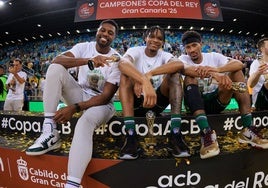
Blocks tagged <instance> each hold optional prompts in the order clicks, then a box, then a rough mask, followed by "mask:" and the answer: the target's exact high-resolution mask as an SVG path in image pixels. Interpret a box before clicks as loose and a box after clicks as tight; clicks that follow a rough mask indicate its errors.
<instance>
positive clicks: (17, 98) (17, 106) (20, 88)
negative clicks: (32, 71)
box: [4, 58, 27, 111]
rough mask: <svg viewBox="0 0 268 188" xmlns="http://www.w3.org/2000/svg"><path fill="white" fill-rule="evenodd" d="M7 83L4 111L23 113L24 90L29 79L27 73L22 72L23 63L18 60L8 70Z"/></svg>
mask: <svg viewBox="0 0 268 188" xmlns="http://www.w3.org/2000/svg"><path fill="white" fill-rule="evenodd" d="M8 71H9V75H8V78H7V81H6V88H7V90H8V93H7V97H6V100H5V104H4V110H10V111H21V110H22V107H23V104H24V88H25V81H26V79H27V74H26V72H24V71H22V61H21V59H18V58H16V59H15V60H14V61H13V64H12V65H11V66H10V67H9V69H8Z"/></svg>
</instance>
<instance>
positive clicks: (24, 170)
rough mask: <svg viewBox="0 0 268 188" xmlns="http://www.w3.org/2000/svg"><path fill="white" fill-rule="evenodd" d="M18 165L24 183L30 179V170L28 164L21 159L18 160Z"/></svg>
mask: <svg viewBox="0 0 268 188" xmlns="http://www.w3.org/2000/svg"><path fill="white" fill-rule="evenodd" d="M17 164H18V172H19V175H20V178H21V179H23V180H24V181H26V180H28V179H29V173H28V168H27V162H26V161H25V160H23V159H22V157H20V159H18V160H17Z"/></svg>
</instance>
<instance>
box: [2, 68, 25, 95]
mask: <svg viewBox="0 0 268 188" xmlns="http://www.w3.org/2000/svg"><path fill="white" fill-rule="evenodd" d="M17 74H18V75H19V76H20V77H21V78H23V79H24V80H25V81H26V79H27V74H26V72H23V71H20V72H18V73H17ZM13 78H14V79H15V81H16V85H15V87H14V88H13V90H14V91H12V90H11V89H9V90H8V93H7V98H6V99H12V100H22V99H24V87H25V82H24V83H23V84H20V83H19V81H18V80H17V79H16V78H15V77H14V74H12V73H10V74H9V75H8V78H7V81H6V84H8V83H10V81H11V80H12V79H13Z"/></svg>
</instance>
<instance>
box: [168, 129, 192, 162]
mask: <svg viewBox="0 0 268 188" xmlns="http://www.w3.org/2000/svg"><path fill="white" fill-rule="evenodd" d="M169 145H170V149H171V150H172V155H173V156H174V157H190V156H191V154H190V149H189V148H188V146H187V145H186V143H185V142H184V140H183V138H182V135H181V133H175V134H174V133H171V134H170V138H169Z"/></svg>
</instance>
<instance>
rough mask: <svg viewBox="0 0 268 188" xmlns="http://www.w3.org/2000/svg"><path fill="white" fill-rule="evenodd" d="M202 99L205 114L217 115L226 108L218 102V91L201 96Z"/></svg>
mask: <svg viewBox="0 0 268 188" xmlns="http://www.w3.org/2000/svg"><path fill="white" fill-rule="evenodd" d="M202 97H203V100H204V104H205V112H206V114H218V113H220V112H222V111H223V110H224V109H225V108H226V107H227V105H224V104H221V102H220V101H219V100H218V89H216V90H215V91H214V92H212V93H207V94H203V95H202Z"/></svg>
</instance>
